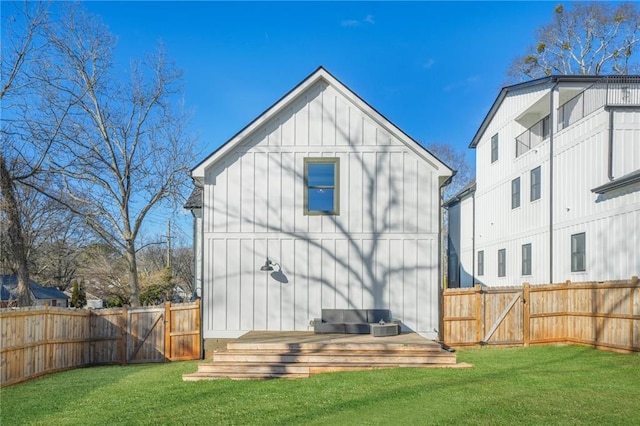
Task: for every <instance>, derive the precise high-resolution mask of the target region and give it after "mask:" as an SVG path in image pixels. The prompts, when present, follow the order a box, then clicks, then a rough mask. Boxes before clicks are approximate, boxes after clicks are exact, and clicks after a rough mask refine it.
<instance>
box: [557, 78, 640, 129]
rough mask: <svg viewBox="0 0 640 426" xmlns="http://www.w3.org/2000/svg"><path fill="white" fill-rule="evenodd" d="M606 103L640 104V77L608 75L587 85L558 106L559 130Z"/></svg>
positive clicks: (608, 104)
mask: <svg viewBox="0 0 640 426" xmlns="http://www.w3.org/2000/svg"><path fill="white" fill-rule="evenodd" d="M605 105H606V106H633V105H639V106H640V77H638V76H625V75H622V76H608V77H604V78H603V79H602V80H600V81H598V82H596V83H594V84H592V85H591V86H589V87H587V88H586V89H585V90H583V91H582V92H580V93H579V94H578V95H576V96H575V97H573V98H571V99H570V100H569V101H567V102H565V103H564V104H563V105H561V106H560V107H559V108H558V130H562V129H564V128H567V127H569V126H570V125H572V124H573V123H575V122H576V121H578V120H580V119H582V118H583V117H586V116H587V115H589V114H591V113H592V112H594V111H595V110H597V109H598V108H601V107H602V106H605Z"/></svg>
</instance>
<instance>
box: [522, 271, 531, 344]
mask: <svg viewBox="0 0 640 426" xmlns="http://www.w3.org/2000/svg"><path fill="white" fill-rule="evenodd" d="M530 294H531V293H530V288H529V283H524V284H522V340H523V344H524V346H529V339H530V336H529V333H530V330H531V328H530V325H529V324H530V320H531V303H529V297H530V296H529V295H530Z"/></svg>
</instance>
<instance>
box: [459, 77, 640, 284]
mask: <svg viewBox="0 0 640 426" xmlns="http://www.w3.org/2000/svg"><path fill="white" fill-rule="evenodd" d="M470 147H471V148H474V149H476V182H475V186H474V187H469V188H466V191H463V192H461V193H460V194H459V195H458V196H456V197H454V198H453V199H452V200H450V201H448V202H447V207H448V209H449V215H450V216H449V223H450V227H451V228H452V229H453V232H452V233H450V235H449V248H448V258H449V274H448V275H449V285H450V286H452V287H458V286H461V287H469V286H472V285H473V284H474V283H477V284H482V285H487V286H492V287H494V286H507V285H519V284H521V283H523V282H528V283H530V284H540V283H552V282H564V281H566V280H571V281H574V282H580V281H604V280H615V279H628V278H630V277H632V276H634V275H636V276H637V275H638V274H639V273H640V76H620V77H597V76H596V77H593V76H553V77H547V78H542V79H539V80H534V81H531V82H527V83H522V84H516V85H514V86H509V87H505V88H503V89H502V91H501V92H500V94H499V95H498V97H497V99H496V101H495V102H494V104H493V106H492V107H491V109H490V110H489V113H488V114H487V116H486V118H485V119H484V121H483V122H482V125H481V126H480V128H479V130H478V131H477V133H476V135H475V137H474V138H473V140H472V142H471V145H470Z"/></svg>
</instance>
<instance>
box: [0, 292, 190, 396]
mask: <svg viewBox="0 0 640 426" xmlns="http://www.w3.org/2000/svg"><path fill="white" fill-rule="evenodd" d="M200 342H201V339H200V301H196V302H195V303H183V304H175V305H174V304H171V303H166V304H165V305H164V306H155V307H146V308H126V307H125V308H113V309H99V310H80V309H68V308H56V307H46V306H45V307H28V308H19V309H3V310H0V386H5V385H10V384H14V383H18V382H22V381H25V380H29V379H33V378H35V377H38V376H41V375H43V374H48V373H53V372H57V371H62V370H68V369H71V368H78V367H85V366H92V365H104V364H129V363H146V362H165V361H177V360H188V359H200Z"/></svg>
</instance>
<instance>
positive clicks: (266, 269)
mask: <svg viewBox="0 0 640 426" xmlns="http://www.w3.org/2000/svg"><path fill="white" fill-rule="evenodd" d="M276 266H277V267H278V270H281V269H282V268H281V267H280V264H279V263H274V262H272V261H271V260H270V259H269V258H268V257H267V261H266V262H264V265H262V266H261V267H260V270H261V271H264V272H269V271H273V268H274V267H276Z"/></svg>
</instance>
